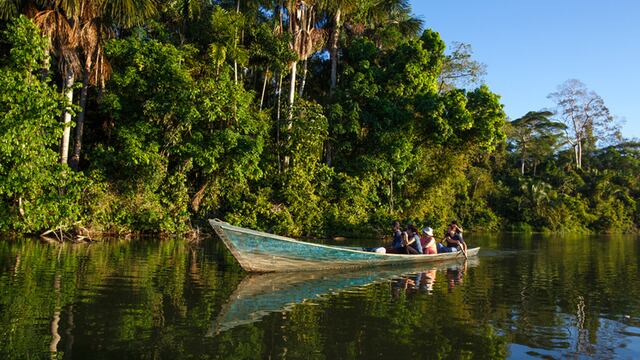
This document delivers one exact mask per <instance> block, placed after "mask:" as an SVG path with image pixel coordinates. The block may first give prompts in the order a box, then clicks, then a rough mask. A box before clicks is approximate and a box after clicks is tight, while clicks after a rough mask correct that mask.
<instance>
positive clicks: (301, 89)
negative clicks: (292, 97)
mask: <svg viewBox="0 0 640 360" xmlns="http://www.w3.org/2000/svg"><path fill="white" fill-rule="evenodd" d="M307 61H308V60H307V59H304V65H303V66H302V81H301V82H300V92H299V93H298V96H300V97H301V98H302V94H303V93H304V85H305V84H306V83H307Z"/></svg>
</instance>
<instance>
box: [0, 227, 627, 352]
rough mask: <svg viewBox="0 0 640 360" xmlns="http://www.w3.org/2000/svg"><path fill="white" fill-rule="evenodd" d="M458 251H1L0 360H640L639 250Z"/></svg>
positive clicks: (487, 241)
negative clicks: (279, 256) (358, 259)
mask: <svg viewBox="0 0 640 360" xmlns="http://www.w3.org/2000/svg"><path fill="white" fill-rule="evenodd" d="M468 242H470V243H472V244H473V245H480V246H482V247H483V249H482V250H481V252H480V256H479V257H478V259H477V260H474V261H469V262H466V263H465V262H464V261H462V259H461V260H460V261H458V262H453V263H448V264H442V265H437V266H424V267H423V268H408V269H407V268H390V269H388V268H387V269H376V270H368V271H350V272H321V273H315V274H304V273H299V274H286V275H266V276H250V275H248V274H246V273H244V272H243V271H242V270H241V269H240V268H239V266H238V265H237V264H236V263H235V261H234V259H233V258H232V256H231V255H230V254H229V253H228V252H227V251H226V249H225V248H224V246H223V245H222V244H221V243H220V242H219V241H218V240H217V239H208V240H204V241H202V242H201V243H199V244H188V243H186V242H184V241H181V240H156V239H153V240H135V241H125V240H121V241H109V242H101V243H92V244H82V245H72V244H65V245H51V244H43V243H40V242H39V241H37V240H33V239H29V240H16V241H0V358H3V359H26V358H33V359H36V358H65V359H119V360H121V359H183V358H185V359H186V358H189V359H191V358H197V359H262V358H273V359H275V358H277V359H280V358H288V359H365V358H390V359H391V358H392V359H404V358H407V359H408V358H455V359H457V358H488V359H496V358H517V359H521V358H565V357H570V358H622V359H627V358H628V359H632V358H636V359H637V358H640V266H639V264H640V243H639V239H638V238H637V237H628V236H614V237H579V238H552V237H544V236H522V235H517V236H516V235H504V236H495V237H486V236H478V235H476V236H473V235H471V234H470V235H469V236H468ZM365 243H366V244H365ZM365 243H362V242H361V245H371V243H373V242H365ZM350 245H355V244H353V243H351V244H350Z"/></svg>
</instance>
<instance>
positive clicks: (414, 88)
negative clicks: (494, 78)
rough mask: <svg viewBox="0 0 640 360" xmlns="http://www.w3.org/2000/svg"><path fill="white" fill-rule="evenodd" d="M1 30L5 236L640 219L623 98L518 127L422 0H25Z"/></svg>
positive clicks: (563, 106)
mask: <svg viewBox="0 0 640 360" xmlns="http://www.w3.org/2000/svg"><path fill="white" fill-rule="evenodd" d="M0 18H1V19H2V20H0V29H1V31H2V36H1V40H0V67H1V68H2V70H1V71H0V88H1V89H2V91H1V92H0V137H2V139H1V141H0V203H1V205H0V231H9V232H22V233H40V232H43V231H46V230H51V229H57V230H61V231H67V232H74V231H75V232H78V231H89V232H92V233H96V232H131V231H143V232H162V233H174V234H176V233H187V232H190V231H191V230H192V229H194V228H196V227H197V226H203V222H202V220H204V219H207V218H213V217H217V218H221V219H224V220H226V221H229V222H231V223H234V224H237V225H241V226H247V227H251V228H256V229H264V230H269V231H273V232H276V233H280V234H288V235H293V236H301V235H315V236H327V235H338V234H341V235H352V236H353V235H358V234H362V235H364V234H371V233H374V232H379V231H383V230H385V229H386V228H387V227H388V224H389V222H390V221H391V220H392V219H395V218H398V219H401V220H404V221H413V222H417V223H419V224H425V225H430V226H432V227H434V228H442V227H443V226H444V225H445V223H446V222H447V221H450V220H451V219H454V218H455V219H458V221H460V222H461V223H462V224H464V226H465V227H466V228H467V229H471V230H474V231H497V230H518V231H569V232H589V231H594V232H635V231H637V229H638V225H639V224H640V204H639V203H638V198H639V193H640V181H639V180H640V179H639V177H640V143H637V142H633V141H628V140H625V139H624V138H623V137H622V135H621V134H620V132H619V127H618V126H617V125H616V122H615V121H614V118H613V116H612V115H611V114H610V113H609V110H608V109H607V107H606V104H604V102H603V100H602V98H600V97H599V96H598V95H597V94H596V93H595V92H593V91H591V90H589V89H587V88H586V86H585V85H584V84H582V83H581V82H579V81H577V80H569V81H567V82H565V83H564V84H561V85H560V86H559V87H558V89H557V90H556V91H555V92H552V93H551V94H550V95H549V96H550V98H552V99H553V100H554V101H555V102H556V103H557V105H558V106H557V109H554V110H553V111H546V110H539V109H532V110H535V111H532V112H530V113H528V114H526V115H524V116H523V117H521V118H519V119H514V120H511V119H507V117H506V115H505V113H504V111H503V106H502V105H501V103H500V96H499V95H498V94H495V93H493V92H492V91H491V90H490V88H489V87H488V86H487V85H484V84H483V80H482V76H483V74H484V71H485V69H484V66H483V65H482V64H480V63H478V62H477V61H475V60H474V59H473V58H472V52H471V48H470V46H469V45H468V44H456V43H453V44H452V46H451V48H450V49H446V47H445V41H444V40H443V39H441V38H440V35H439V34H438V33H437V32H436V31H435V30H430V29H428V25H429V24H423V22H422V21H421V20H420V19H417V18H415V17H414V16H413V15H412V13H411V8H410V6H409V5H408V1H406V0H333V1H329V0H324V1H323V0H309V1H291V0H289V1H276V2H269V1H250V0H246V1H240V0H236V1H233V2H232V1H204V0H180V1H178V0H171V1H162V2H160V1H154V0H122V1H106V0H72V1H56V0H50V1H45V0H42V1H27V0H24V1H20V0H5V1H0ZM425 28H426V30H424V29H425ZM436 30H437V29H436ZM514 81H517V79H514ZM553 90H554V89H550V91H553ZM542 95H544V94H542ZM538 110H539V111H538Z"/></svg>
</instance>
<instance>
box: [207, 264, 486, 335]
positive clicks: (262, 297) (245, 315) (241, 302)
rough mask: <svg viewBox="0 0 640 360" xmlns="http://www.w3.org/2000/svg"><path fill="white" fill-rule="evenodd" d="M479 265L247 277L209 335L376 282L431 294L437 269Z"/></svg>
mask: <svg viewBox="0 0 640 360" xmlns="http://www.w3.org/2000/svg"><path fill="white" fill-rule="evenodd" d="M478 263H479V261H478V259H477V258H475V259H472V260H469V261H465V260H464V259H457V260H451V261H448V262H444V263H437V264H432V265H429V266H430V267H428V268H427V269H425V268H424V266H425V265H424V264H423V265H420V266H415V265H414V266H410V267H406V266H405V267H381V268H368V269H360V270H330V271H313V272H308V271H303V272H293V273H273V274H258V275H248V276H247V277H246V278H244V279H243V280H242V282H241V283H240V284H239V285H238V287H237V288H236V290H235V291H234V292H233V293H232V294H231V296H230V297H229V300H228V302H227V303H226V304H225V305H224V306H223V308H222V311H221V312H220V315H219V316H218V318H217V319H216V321H215V323H214V326H213V327H212V329H211V331H210V332H209V333H208V335H210V336H212V335H213V334H214V333H215V334H218V333H220V332H222V331H226V330H229V329H232V328H234V327H236V326H239V325H245V324H249V323H253V322H256V321H259V320H260V319H261V318H263V317H264V316H266V315H268V314H269V313H272V312H282V311H288V310H290V309H291V308H292V307H293V306H294V305H295V304H299V303H302V302H305V301H308V300H321V299H323V298H324V296H326V295H328V294H335V293H339V292H340V291H348V290H351V291H354V290H355V289H357V288H358V287H363V286H367V285H371V284H373V283H377V282H385V281H386V282H390V284H391V287H392V289H393V291H392V294H393V296H396V297H397V296H398V294H399V292H404V293H407V294H408V293H410V292H413V291H414V290H424V291H426V292H431V291H433V283H434V282H435V279H436V273H437V271H438V269H439V270H440V271H443V270H444V269H446V271H447V272H449V271H456V272H459V273H460V274H461V273H462V272H463V270H459V269H463V268H466V267H467V266H477V265H478ZM468 264H471V265H468ZM461 276H462V275H460V277H461Z"/></svg>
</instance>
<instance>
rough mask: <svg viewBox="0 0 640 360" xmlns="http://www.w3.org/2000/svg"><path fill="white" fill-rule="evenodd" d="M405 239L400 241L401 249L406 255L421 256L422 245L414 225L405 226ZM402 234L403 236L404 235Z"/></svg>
mask: <svg viewBox="0 0 640 360" xmlns="http://www.w3.org/2000/svg"><path fill="white" fill-rule="evenodd" d="M404 234H406V237H404V239H403V241H402V245H403V248H404V250H405V252H406V253H407V254H422V244H421V243H420V235H418V228H417V227H416V226H415V225H409V226H407V232H406V233H404ZM404 234H403V235H404Z"/></svg>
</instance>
